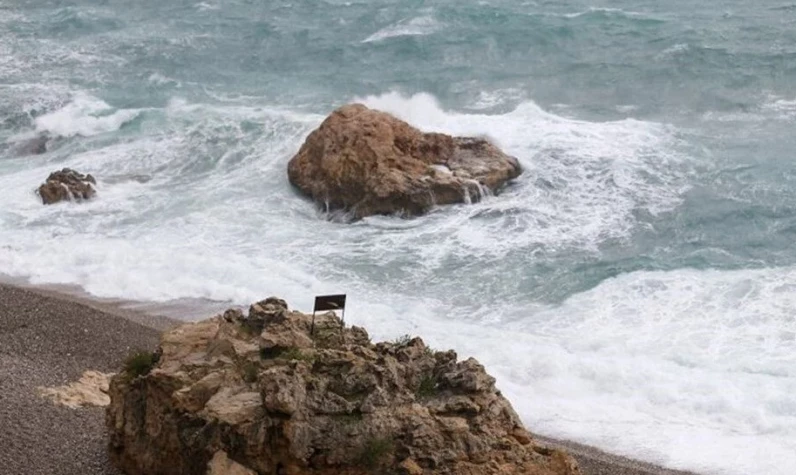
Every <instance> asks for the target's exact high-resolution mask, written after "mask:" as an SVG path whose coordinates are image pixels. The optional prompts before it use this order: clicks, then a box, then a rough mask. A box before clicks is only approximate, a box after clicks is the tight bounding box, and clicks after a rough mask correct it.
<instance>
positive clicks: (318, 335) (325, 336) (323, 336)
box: [312, 327, 343, 348]
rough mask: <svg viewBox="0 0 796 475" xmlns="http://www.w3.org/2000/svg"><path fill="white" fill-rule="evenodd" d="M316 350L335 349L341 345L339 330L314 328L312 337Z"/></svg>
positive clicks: (341, 339)
mask: <svg viewBox="0 0 796 475" xmlns="http://www.w3.org/2000/svg"><path fill="white" fill-rule="evenodd" d="M312 339H313V340H314V341H315V346H316V348H337V347H339V346H340V345H341V344H342V343H343V337H342V335H341V333H340V329H339V328H329V327H322V328H316V329H315V333H314V334H313V335H312Z"/></svg>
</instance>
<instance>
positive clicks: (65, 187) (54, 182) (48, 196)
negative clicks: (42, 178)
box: [38, 168, 97, 205]
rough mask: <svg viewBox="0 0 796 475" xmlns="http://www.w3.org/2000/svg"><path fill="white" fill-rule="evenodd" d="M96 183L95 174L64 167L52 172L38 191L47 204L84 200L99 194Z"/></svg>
mask: <svg viewBox="0 0 796 475" xmlns="http://www.w3.org/2000/svg"><path fill="white" fill-rule="evenodd" d="M96 184H97V181H96V180H95V179H94V177H93V176H91V175H83V174H80V173H78V172H76V171H74V170H72V169H69V168H64V169H63V170H61V171H57V172H52V173H50V176H48V177H47V181H46V182H44V183H43V184H42V185H41V186H39V189H38V193H39V196H40V197H41V200H42V202H43V203H44V204H46V205H49V204H53V203H57V202H59V201H71V200H75V201H82V200H87V199H89V198H91V197H93V196H94V195H95V194H97V192H96V191H95V190H94V186H93V185H96Z"/></svg>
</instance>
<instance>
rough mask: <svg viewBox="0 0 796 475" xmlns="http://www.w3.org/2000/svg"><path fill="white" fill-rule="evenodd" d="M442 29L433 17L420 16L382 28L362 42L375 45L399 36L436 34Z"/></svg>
mask: <svg viewBox="0 0 796 475" xmlns="http://www.w3.org/2000/svg"><path fill="white" fill-rule="evenodd" d="M441 28H442V25H441V24H440V23H439V22H437V21H436V20H435V19H434V17H433V16H431V15H427V16H419V17H416V18H412V19H409V20H402V21H399V22H398V23H396V24H394V25H390V26H388V27H385V28H382V29H381V30H379V31H377V32H375V33H373V34H372V35H370V36H368V37H367V38H365V39H364V40H362V42H363V43H373V42H377V41H383V40H386V39H388V38H395V37H398V36H425V35H430V34H432V33H436V32H437V31H439V30H440V29H441Z"/></svg>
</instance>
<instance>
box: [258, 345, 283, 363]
mask: <svg viewBox="0 0 796 475" xmlns="http://www.w3.org/2000/svg"><path fill="white" fill-rule="evenodd" d="M284 352H285V349H284V348H281V347H278V346H276V347H273V348H260V358H262V359H264V360H270V359H272V358H279V356H281V355H282V353H284Z"/></svg>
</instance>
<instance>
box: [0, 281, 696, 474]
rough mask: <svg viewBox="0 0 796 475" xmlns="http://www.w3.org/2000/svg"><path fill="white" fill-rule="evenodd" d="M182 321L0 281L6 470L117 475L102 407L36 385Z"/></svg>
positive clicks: (73, 375) (591, 455)
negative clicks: (46, 395)
mask: <svg viewBox="0 0 796 475" xmlns="http://www.w3.org/2000/svg"><path fill="white" fill-rule="evenodd" d="M178 323H179V322H178V321H176V320H172V319H169V318H165V317H157V316H152V315H147V314H145V313H142V312H136V311H128V310H124V309H119V308H116V307H114V306H113V305H109V304H105V303H102V302H99V301H92V300H90V299H85V298H81V297H74V296H71V295H65V294H61V293H59V292H55V291H51V290H46V289H39V288H27V287H26V288H23V287H20V286H15V285H7V284H0V427H2V428H3V430H2V431H0V473H2V474H3V475H6V474H7V475H39V474H41V475H45V474H46V475H77V474H80V475H94V474H101V475H110V474H113V475H118V474H119V472H118V471H117V470H115V469H114V468H113V467H112V466H111V465H110V463H109V461H108V457H107V454H106V435H105V428H104V410H103V409H102V408H81V409H69V408H66V407H59V406H56V405H54V404H53V403H51V402H49V401H46V400H44V399H42V398H40V397H39V396H38V395H37V393H36V388H37V387H41V386H57V385H61V384H66V383H68V382H72V381H75V380H77V379H78V378H79V377H80V375H81V374H82V373H83V372H84V371H86V370H89V369H94V370H99V371H103V372H113V371H117V370H118V368H119V366H120V364H121V362H122V360H123V359H124V358H125V356H126V355H127V354H128V353H129V352H130V351H132V350H135V349H154V348H155V347H156V346H157V342H158V336H159V334H160V332H161V331H162V330H164V329H166V328H168V327H170V326H172V325H175V324H178ZM541 439H542V440H543V441H544V442H545V443H546V444H548V445H551V446H557V447H563V448H566V449H567V450H569V451H570V452H571V453H572V454H573V455H574V456H575V457H576V458H577V459H578V461H579V463H580V465H581V468H582V471H583V473H584V475H688V473H687V472H679V471H672V470H666V469H662V468H659V467H656V466H654V465H650V464H646V463H643V462H638V461H635V460H631V459H627V458H624V457H618V456H615V455H612V454H608V453H605V452H602V451H599V450H596V449H594V448H592V447H587V446H583V445H579V444H574V443H570V442H566V441H558V440H553V439H546V438H541Z"/></svg>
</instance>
